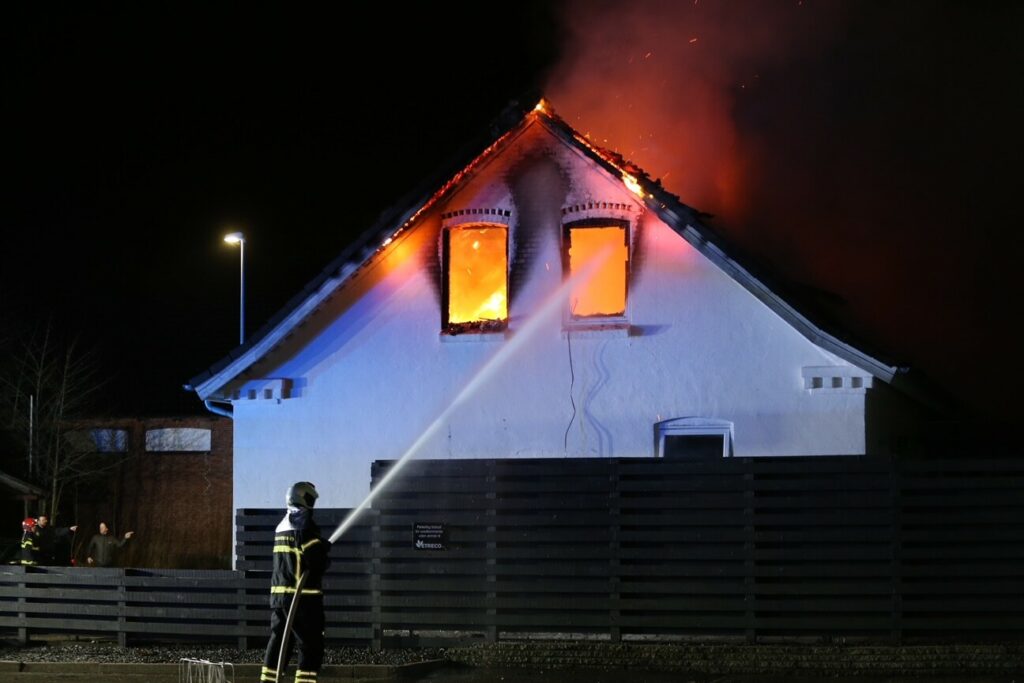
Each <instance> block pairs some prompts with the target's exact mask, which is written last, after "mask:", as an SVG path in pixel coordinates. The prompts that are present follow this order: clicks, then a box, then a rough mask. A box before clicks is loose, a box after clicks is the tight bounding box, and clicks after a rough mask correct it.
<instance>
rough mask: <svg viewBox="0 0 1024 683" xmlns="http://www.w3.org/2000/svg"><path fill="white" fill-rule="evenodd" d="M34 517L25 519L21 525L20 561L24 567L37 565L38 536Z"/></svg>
mask: <svg viewBox="0 0 1024 683" xmlns="http://www.w3.org/2000/svg"><path fill="white" fill-rule="evenodd" d="M37 528H38V527H37V526H36V519H35V517H26V518H25V519H24V521H22V523H21V559H20V563H21V564H22V565H25V566H26V567H33V566H35V565H37V564H39V534H38V533H37V531H36V529H37Z"/></svg>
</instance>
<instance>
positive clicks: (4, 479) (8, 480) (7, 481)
mask: <svg viewBox="0 0 1024 683" xmlns="http://www.w3.org/2000/svg"><path fill="white" fill-rule="evenodd" d="M0 486H4V487H6V488H9V489H11V490H12V491H14V492H15V493H20V494H21V495H23V496H36V497H39V496H42V495H43V490H42V489H41V488H39V487H38V486H36V485H34V484H30V483H28V482H27V481H23V480H21V479H18V478H17V477H15V476H13V475H10V474H7V473H6V472H0Z"/></svg>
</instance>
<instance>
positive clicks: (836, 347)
mask: <svg viewBox="0 0 1024 683" xmlns="http://www.w3.org/2000/svg"><path fill="white" fill-rule="evenodd" d="M533 122H539V123H541V124H542V125H544V126H545V127H546V128H547V130H549V131H550V132H551V133H552V134H553V135H554V136H556V137H557V138H558V139H560V140H561V141H562V142H564V143H565V144H566V145H569V146H570V147H572V148H574V149H576V150H578V151H579V152H581V153H582V154H583V155H585V156H586V157H587V158H588V159H590V160H591V161H592V162H593V163H594V164H596V165H597V166H598V167H599V168H601V169H602V170H604V171H605V172H607V173H609V174H610V175H612V176H613V177H615V178H618V179H620V180H621V181H622V182H623V183H624V184H625V186H626V187H627V188H628V189H629V190H630V191H631V192H632V193H633V194H634V195H635V196H637V197H638V198H639V199H640V200H641V201H642V202H643V203H644V205H645V206H646V207H647V208H648V209H650V210H651V211H653V212H655V213H656V214H657V215H658V216H659V218H661V220H662V221H664V222H665V223H666V224H667V225H668V226H669V227H670V228H672V229H673V230H674V231H675V232H676V233H678V234H679V235H680V236H681V237H682V238H683V239H685V240H686V241H687V242H688V243H690V244H691V245H692V246H693V247H694V248H695V249H697V250H698V251H699V252H700V253H702V254H703V255H704V256H706V257H707V258H709V259H710V260H711V261H712V262H714V263H715V264H716V265H717V266H718V267H719V268H721V269H722V270H723V271H725V272H726V273H727V274H728V275H729V276H730V277H732V278H733V279H734V280H735V281H736V282H738V283H739V284H740V285H742V286H743V287H744V288H745V289H747V291H749V292H750V293H751V294H753V295H754V296H755V297H757V298H758V299H759V300H760V301H762V302H763V303H764V304H765V305H767V306H768V307H769V308H771V309H772V310H773V311H775V313H777V314H778V315H779V316H780V317H782V318H783V319H784V320H786V322H788V323H789V324H790V325H792V326H793V327H794V328H795V329H796V330H797V331H798V332H800V333H801V334H802V335H803V336H804V337H806V338H807V339H808V340H810V341H811V342H813V343H814V344H816V345H817V346H819V347H821V348H824V349H826V350H828V351H830V352H832V353H834V354H835V355H836V356H839V357H840V358H843V359H844V360H847V361H848V362H850V363H852V364H853V365H855V366H857V367H860V368H862V369H863V370H865V371H866V372H869V373H871V374H872V375H874V376H875V377H877V378H879V379H882V380H884V381H886V382H892V381H893V379H894V378H895V377H896V376H897V375H900V374H903V373H905V372H906V370H907V368H904V367H900V366H898V365H896V364H894V363H892V362H889V361H887V360H883V359H882V357H881V356H879V355H877V354H875V353H868V352H865V351H864V350H863V348H864V346H863V345H862V344H857V345H856V346H855V345H854V344H853V343H852V342H851V341H850V340H851V335H850V334H849V332H848V331H840V330H839V329H838V328H837V327H836V326H834V325H830V324H828V323H827V322H825V319H824V317H823V316H822V314H821V311H814V312H813V313H812V309H813V306H812V305H810V304H809V303H808V302H807V301H805V300H802V297H801V296H800V293H799V292H798V291H797V290H796V288H794V287H793V286H792V285H786V284H785V283H784V282H783V281H782V280H781V279H779V278H777V277H776V276H773V275H772V274H770V273H768V272H766V271H765V270H764V269H761V268H758V267H756V266H755V265H754V264H753V261H752V260H751V259H748V258H741V257H740V256H739V255H738V250H736V249H735V248H734V247H732V246H727V242H726V240H725V239H724V238H723V237H722V236H721V235H719V234H718V233H717V232H716V231H715V230H713V229H712V228H711V227H709V226H708V225H707V224H706V223H705V222H704V221H703V220H702V219H704V218H706V217H707V215H706V214H702V213H701V212H699V211H697V210H696V209H693V208H692V207H690V206H687V205H686V204H684V203H683V202H682V201H680V199H679V197H677V196H676V195H674V194H672V193H670V192H668V191H667V190H665V189H664V188H663V187H662V186H661V183H660V182H659V181H658V180H654V179H651V178H650V177H649V176H648V175H647V174H646V173H645V172H644V171H643V170H642V169H641V168H639V167H637V166H636V165H634V164H632V163H631V162H629V161H628V160H626V159H624V158H622V157H621V156H620V155H618V154H617V153H615V152H612V151H609V150H606V149H603V148H601V147H598V146H597V145H594V144H593V143H591V142H590V141H589V140H587V138H586V137H584V136H583V135H581V134H580V133H578V132H577V131H575V130H574V129H573V128H572V127H571V126H569V125H568V124H567V123H565V121H563V120H562V119H561V118H559V117H558V116H556V115H555V114H554V112H553V111H552V110H551V108H550V106H549V105H548V104H547V102H546V101H545V100H543V99H542V100H541V101H540V102H539V103H537V104H536V105H535V106H530V107H529V108H527V107H524V106H523V105H521V104H518V103H513V104H512V105H511V106H510V107H509V108H508V109H506V110H505V112H503V113H502V115H501V116H499V118H498V119H497V120H496V121H495V122H494V123H492V125H491V127H490V130H489V132H488V134H487V135H486V136H482V137H480V138H479V139H477V140H476V141H474V143H473V144H471V145H467V146H466V147H464V148H463V150H462V151H461V153H459V154H458V155H456V157H455V158H454V159H453V160H452V161H450V162H449V163H448V164H446V165H445V166H444V167H443V168H442V169H441V170H439V171H438V172H437V173H435V174H434V175H433V176H431V177H430V178H428V179H427V180H426V181H424V183H422V184H421V185H420V186H419V187H418V188H417V189H416V190H414V191H413V192H410V193H409V194H408V195H406V196H405V197H403V198H402V199H401V200H400V201H398V202H397V203H395V204H394V205H393V206H392V207H391V208H390V209H388V210H387V211H385V212H384V213H383V214H382V215H381V216H380V218H379V219H378V220H377V222H376V223H374V225H373V226H371V227H370V228H369V229H368V230H367V231H365V232H364V233H363V234H362V235H360V236H359V237H358V238H357V239H356V240H355V241H354V242H352V244H350V245H349V246H348V247H347V248H346V249H345V250H344V251H343V252H342V253H341V254H340V255H339V256H338V257H337V258H335V259H334V260H333V261H331V263H330V264H328V266H327V267H326V268H324V270H323V271H321V273H320V274H319V275H318V276H317V277H316V278H314V279H313V280H312V281H311V282H310V283H309V284H307V285H306V286H305V287H304V288H303V290H302V291H301V292H299V293H298V294H296V295H295V296H294V297H292V299H291V300H289V301H288V302H287V303H286V304H285V305H284V307H283V308H282V309H281V310H280V311H279V312H278V313H277V314H276V315H274V317H273V318H271V319H270V321H269V322H267V323H266V324H265V325H263V327H261V328H260V329H259V330H258V331H257V332H256V333H255V334H253V335H252V336H251V337H250V338H249V339H248V340H247V341H246V342H245V343H244V344H242V345H241V346H239V347H237V348H236V349H234V350H233V351H231V352H230V353H228V355H227V356H225V357H224V358H222V359H221V360H220V361H218V362H217V363H215V364H214V365H213V366H211V367H210V368H208V369H207V370H205V371H204V372H202V373H200V374H198V375H196V376H195V377H193V378H192V379H191V380H190V381H189V384H187V385H185V388H186V389H187V390H190V391H193V390H194V391H196V392H197V393H198V394H199V396H200V398H203V399H205V398H208V397H210V396H212V395H213V394H214V393H215V392H216V391H217V390H218V389H220V388H221V387H223V386H224V385H225V384H227V383H228V382H230V381H232V380H233V379H234V378H236V377H237V376H238V375H240V374H242V373H243V372H245V370H246V369H247V368H249V367H250V366H252V365H253V364H254V363H256V362H257V361H259V360H260V359H261V358H263V357H264V356H265V355H266V354H267V353H269V352H271V351H272V350H273V349H274V348H275V347H276V346H277V345H278V344H279V343H280V342H281V341H282V340H283V339H284V338H285V337H286V336H288V334H289V333H290V332H291V331H292V330H294V329H295V327H296V326H298V325H299V324H301V323H302V322H303V321H304V320H305V319H306V318H307V317H308V316H309V315H311V314H312V313H313V312H314V311H315V310H316V309H317V308H318V306H319V305H320V303H322V302H323V301H324V299H325V298H326V297H328V296H329V295H330V294H331V293H332V292H334V291H335V290H337V289H338V288H339V287H342V286H344V285H345V284H346V282H348V280H349V279H350V278H351V277H353V275H354V274H355V273H356V272H357V271H358V270H360V269H361V268H362V267H363V266H364V265H365V264H367V263H368V262H369V261H370V260H371V259H373V257H374V256H375V255H376V254H378V253H379V252H380V251H381V250H383V249H384V247H386V246H387V244H389V243H390V241H391V240H392V239H393V238H394V237H395V236H396V235H398V234H399V233H401V232H402V231H403V230H406V229H407V228H409V227H410V226H412V224H413V223H414V222H415V221H416V219H417V218H418V217H419V216H420V215H421V214H423V212H425V211H426V210H428V209H429V208H431V207H432V206H434V205H435V204H437V202H439V201H441V200H442V199H444V198H446V197H448V196H449V195H451V194H452V193H453V192H454V191H455V190H456V189H457V188H458V187H460V186H461V185H462V183H463V182H464V181H466V180H467V179H468V178H469V177H470V176H472V174H473V172H474V171H475V170H476V169H477V168H478V167H479V166H480V165H481V164H482V163H483V162H484V161H485V160H488V159H490V158H492V157H493V156H494V155H495V154H496V153H498V152H500V150H502V149H503V148H504V143H506V142H507V141H508V140H510V139H511V138H512V137H514V134H515V133H516V132H518V131H520V130H522V129H524V128H525V127H526V126H527V125H530V124H531V123H533ZM480 150H483V151H480Z"/></svg>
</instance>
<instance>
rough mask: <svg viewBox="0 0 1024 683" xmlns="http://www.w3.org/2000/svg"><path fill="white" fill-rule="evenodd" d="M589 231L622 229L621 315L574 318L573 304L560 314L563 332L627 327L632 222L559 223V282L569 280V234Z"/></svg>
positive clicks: (589, 220)
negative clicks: (624, 253) (560, 225)
mask: <svg viewBox="0 0 1024 683" xmlns="http://www.w3.org/2000/svg"><path fill="white" fill-rule="evenodd" d="M588 228H622V232H623V239H624V241H625V246H626V266H625V268H626V272H625V278H624V282H623V287H625V291H624V292H623V307H622V313H621V314H618V315H575V314H574V313H573V312H572V304H571V300H570V304H569V305H568V306H567V307H566V308H565V310H564V314H563V320H562V323H563V327H564V328H565V329H587V328H601V327H621V326H628V325H629V278H630V272H631V269H632V265H633V236H632V229H633V226H632V225H631V221H629V220H627V219H624V218H614V217H611V216H606V217H590V218H580V219H578V220H574V221H566V222H564V223H562V245H561V247H562V249H561V251H562V282H567V281H568V280H569V279H570V278H572V265H571V261H570V258H569V249H570V248H571V247H572V231H573V230H586V229H588Z"/></svg>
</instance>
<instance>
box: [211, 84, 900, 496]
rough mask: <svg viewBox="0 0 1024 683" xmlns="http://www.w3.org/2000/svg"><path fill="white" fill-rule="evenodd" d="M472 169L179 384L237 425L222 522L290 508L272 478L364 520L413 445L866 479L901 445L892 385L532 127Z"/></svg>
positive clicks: (506, 129) (618, 170)
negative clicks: (230, 496)
mask: <svg viewBox="0 0 1024 683" xmlns="http://www.w3.org/2000/svg"><path fill="white" fill-rule="evenodd" d="M477 149H478V150H479V149H482V150H483V151H482V152H480V153H479V154H478V155H477V156H476V157H475V158H473V159H471V160H461V162H460V163H459V165H458V166H456V167H453V168H449V169H447V171H446V173H445V175H444V176H443V177H442V178H440V179H438V180H437V182H435V183H434V184H433V185H432V186H430V188H429V190H427V191H426V192H424V193H423V194H420V195H416V196H414V197H412V198H411V199H409V200H408V201H405V202H403V203H402V204H400V205H399V206H398V207H397V208H396V210H395V211H394V212H392V213H391V214H390V215H388V216H386V217H385V218H383V219H382V220H381V222H380V223H379V224H378V225H376V226H374V228H372V229H371V230H370V231H368V232H367V233H365V234H364V235H363V236H362V238H361V239H360V240H359V241H358V242H357V243H356V244H355V245H353V246H351V247H350V248H349V249H347V250H346V251H345V252H344V253H343V254H342V255H341V256H339V257H338V258H337V259H336V260H335V261H334V262H333V263H332V264H330V265H329V266H328V267H327V268H326V269H325V270H324V271H323V273H322V275H321V276H320V277H319V278H318V279H316V280H315V281H313V282H311V283H310V284H309V285H308V286H307V287H306V288H305V289H304V290H303V291H302V292H301V293H299V294H298V295H297V296H296V297H295V298H293V299H292V300H291V302H289V304H288V305H287V306H286V307H285V308H284V309H283V310H282V311H281V312H280V313H279V314H278V315H277V316H276V317H275V318H274V319H273V320H272V321H270V322H269V323H268V324H267V325H266V326H264V327H263V328H262V329H261V330H260V331H259V332H257V333H256V334H255V335H253V336H252V337H251V338H250V339H249V340H248V341H247V342H246V344H244V345H243V346H242V347H240V348H238V349H237V350H235V351H233V352H232V353H231V354H230V355H229V356H228V357H227V358H225V359H224V360H222V361H220V362H219V363H217V364H216V365H215V366H213V367H212V368H210V369H209V370H207V371H206V372H204V373H202V374H201V375H199V376H198V377H196V378H194V379H193V380H192V381H191V387H192V388H194V390H195V391H196V393H197V394H198V396H199V398H200V399H202V400H204V401H205V402H206V405H207V406H208V407H209V408H210V409H211V410H213V411H214V412H218V413H221V414H230V415H231V416H232V417H233V419H234V452H235V457H236V458H237V467H235V468H234V506H235V507H236V508H242V507H268V506H269V507H278V506H280V504H281V497H282V495H283V489H282V486H283V484H284V483H285V482H283V481H281V480H280V479H279V478H278V477H271V476H267V472H271V471H275V472H279V471H281V463H282V462H287V463H288V469H289V471H290V475H289V476H290V478H291V479H294V480H300V479H309V480H313V481H316V482H317V484H318V487H319V488H320V489H321V491H322V492H323V500H322V501H321V504H322V505H325V506H329V507H346V506H352V505H355V504H356V503H358V501H359V500H361V499H362V497H363V496H364V495H365V494H366V493H367V491H368V486H369V470H370V464H371V462H373V461H374V460H378V459H395V458H399V457H401V456H402V455H403V454H405V453H407V452H408V450H409V448H410V445H412V444H417V446H416V448H417V455H419V456H421V457H430V458H466V457H470V458H506V457H507V458H514V457H534V458H536V457H550V458H563V457H573V456H586V457H613V456H614V457H627V456H637V457H665V458H723V457H730V456H778V455H786V456H815V455H854V456H856V455H865V454H873V453H890V452H891V451H892V444H893V443H896V442H897V440H898V439H901V438H903V437H904V436H906V435H905V434H897V433H895V432H894V425H896V424H900V425H905V424H907V423H908V422H907V421H906V420H904V419H902V418H900V419H893V418H894V417H899V416H901V415H902V414H903V411H905V410H906V411H909V410H913V404H912V402H910V401H908V400H906V399H905V398H904V396H903V394H901V393H900V392H898V391H895V390H894V389H893V388H892V387H891V384H892V383H893V382H894V381H895V380H897V379H898V378H899V376H900V375H901V373H902V369H901V368H899V367H897V366H896V365H894V364H892V363H891V362H888V361H885V360H883V359H882V358H881V357H879V356H878V355H876V354H872V353H868V352H866V351H865V350H863V349H862V348H860V347H858V346H855V345H853V344H851V343H849V341H848V340H847V338H846V337H844V336H842V335H841V334H837V333H835V332H834V331H832V330H830V329H826V327H825V326H823V325H822V324H821V323H820V322H818V321H816V319H815V318H814V317H813V316H811V315H809V314H808V312H807V311H806V310H805V309H804V308H803V307H801V305H800V303H799V301H797V300H795V299H793V298H792V297H790V296H788V295H787V294H786V292H785V290H784V289H783V288H782V287H779V286H777V285H775V284H773V282H774V281H773V280H772V279H771V278H770V277H768V276H767V275H766V274H764V273H763V272H760V271H756V270H754V269H753V268H752V267H751V266H750V264H747V263H745V262H741V261H740V260H738V259H737V258H736V256H735V255H734V254H732V253H731V252H730V250H729V249H728V247H727V246H726V245H725V243H724V242H723V241H722V240H721V239H720V238H719V237H718V236H717V235H716V234H715V233H714V232H713V231H712V230H711V229H710V228H709V227H707V225H705V223H704V222H702V216H701V215H700V213H699V212H697V211H695V210H694V209H692V208H690V207H688V206H686V205H685V204H683V203H682V202H681V201H679V199H678V198H677V197H675V196H674V195H672V194H670V193H669V192H667V191H666V190H665V189H663V188H662V187H661V185H660V184H659V183H657V182H655V181H652V180H651V179H650V178H648V177H647V176H646V175H645V174H644V173H643V172H642V171H641V170H640V169H638V168H636V167H634V166H632V165H631V164H630V163H629V162H627V161H625V160H624V159H622V158H621V157H619V156H617V155H615V154H614V153H611V152H608V151H607V150H603V149H601V148H599V147H597V146H595V145H593V144H591V143H590V142H589V141H588V140H587V139H586V138H585V137H584V136H582V135H580V134H579V133H577V132H576V131H574V130H573V129H572V128H571V127H570V126H568V125H567V124H566V123H565V122H564V121H563V120H561V119H560V118H558V117H557V116H556V115H555V114H554V113H553V112H552V111H551V110H550V108H549V107H548V105H547V104H546V103H544V102H541V103H540V104H538V105H537V106H536V107H534V108H533V109H531V110H529V111H522V110H520V111H518V112H517V115H515V116H511V117H508V116H507V117H506V119H505V120H504V121H503V123H502V124H500V125H499V126H498V127H497V129H496V130H495V131H493V135H492V136H491V137H490V138H489V139H488V140H487V141H486V142H484V143H483V144H481V145H480V146H479V147H477ZM467 161H468V163H466V162H467ZM513 344H514V345H516V346H515V347H512V345H513ZM503 350H504V353H503ZM502 353H503V355H501V362H499V363H495V362H490V359H494V358H495V357H498V355H499V354H502ZM470 386H471V387H472V392H469V393H467V392H466V388H467V387H470ZM457 396H458V397H461V398H460V399H459V401H457V405H455V406H452V401H453V399H454V398H455V397H457ZM438 416H442V418H439V417H438ZM432 424H435V425H436V429H428V427H429V426H430V425H432Z"/></svg>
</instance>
